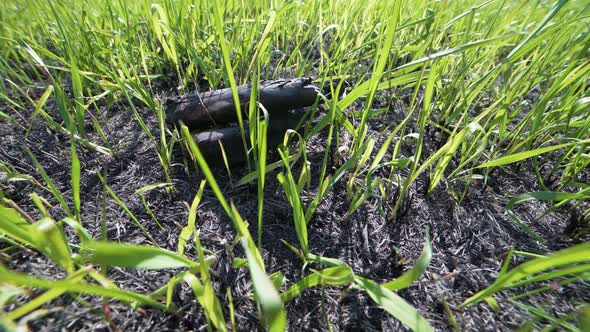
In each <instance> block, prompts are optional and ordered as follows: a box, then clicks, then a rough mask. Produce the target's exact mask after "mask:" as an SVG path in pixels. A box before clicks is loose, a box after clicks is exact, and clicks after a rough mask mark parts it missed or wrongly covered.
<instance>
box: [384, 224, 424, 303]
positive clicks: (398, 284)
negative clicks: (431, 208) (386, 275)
mask: <svg viewBox="0 0 590 332" xmlns="http://www.w3.org/2000/svg"><path fill="white" fill-rule="evenodd" d="M428 233H429V230H428V229H426V239H425V240H424V249H422V253H421V254H420V257H418V260H416V264H414V266H412V268H411V269H409V270H408V271H406V272H404V274H402V275H401V276H400V277H399V278H396V279H395V280H392V281H390V282H386V283H384V284H381V286H383V287H385V288H387V289H389V290H391V291H396V290H399V289H404V288H406V287H408V286H410V285H411V284H412V283H413V282H414V281H416V280H418V278H420V276H421V275H422V273H424V271H426V269H427V268H428V265H430V259H431V258H432V243H431V242H430V236H429V234H428Z"/></svg>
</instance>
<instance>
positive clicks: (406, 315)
mask: <svg viewBox="0 0 590 332" xmlns="http://www.w3.org/2000/svg"><path fill="white" fill-rule="evenodd" d="M354 281H355V283H356V284H357V285H358V286H359V287H360V288H362V289H363V290H364V291H365V292H367V294H368V295H369V297H371V299H373V301H375V302H376V303H377V304H379V305H380V306H381V307H383V309H384V310H385V311H387V312H388V313H389V314H391V315H392V316H393V317H395V318H396V319H398V320H399V321H400V322H402V323H404V324H405V325H406V326H408V327H409V328H410V329H412V330H414V331H421V332H428V331H434V329H433V328H432V326H431V325H430V323H428V321H427V320H426V319H425V318H424V317H423V316H422V315H420V313H418V311H417V310H416V308H414V307H412V306H411V305H410V304H409V303H408V302H406V300H404V299H402V298H401V297H400V296H399V295H397V294H395V293H394V292H392V291H390V290H389V289H387V288H385V287H383V286H381V285H379V284H378V283H376V282H374V281H373V280H370V279H366V278H362V277H359V276H355V277H354Z"/></svg>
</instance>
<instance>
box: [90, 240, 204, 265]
mask: <svg viewBox="0 0 590 332" xmlns="http://www.w3.org/2000/svg"><path fill="white" fill-rule="evenodd" d="M80 254H81V256H82V257H81V258H82V259H83V261H85V262H89V263H92V264H104V265H109V266H119V267H128V268H134V269H149V270H159V269H175V268H182V267H184V268H194V267H197V266H198V263H195V262H193V261H191V260H190V259H188V258H186V257H184V256H181V255H179V254H176V253H174V252H172V251H168V250H165V249H162V248H156V247H150V246H141V245H132V244H125V243H116V242H110V241H94V242H88V243H86V244H84V246H83V247H82V250H81V252H80ZM200 263H203V262H200Z"/></svg>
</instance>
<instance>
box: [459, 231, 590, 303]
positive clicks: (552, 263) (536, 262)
mask: <svg viewBox="0 0 590 332" xmlns="http://www.w3.org/2000/svg"><path fill="white" fill-rule="evenodd" d="M587 262H590V242H586V243H581V244H578V245H575V246H573V247H569V248H566V249H562V250H560V251H557V252H555V253H553V254H552V255H549V256H545V257H540V258H536V259H532V260H530V261H527V262H525V263H522V264H520V265H518V266H516V267H515V268H513V269H512V270H510V271H508V272H507V273H505V274H503V275H501V276H499V277H498V278H497V279H496V281H494V283H492V284H491V285H490V286H489V287H488V288H486V289H484V290H482V291H480V292H478V293H477V294H475V295H473V296H471V297H470V298H468V299H467V300H466V301H465V302H463V303H462V304H461V307H466V306H469V305H472V304H475V303H477V302H479V301H481V300H483V299H484V298H486V297H488V296H490V295H492V294H494V293H497V292H500V291H502V290H504V289H505V288H507V287H508V286H509V285H512V284H514V283H516V282H519V281H521V280H523V279H526V278H530V277H534V276H535V275H536V274H537V273H540V272H543V271H545V270H548V269H556V268H561V267H563V266H567V265H570V264H578V263H587Z"/></svg>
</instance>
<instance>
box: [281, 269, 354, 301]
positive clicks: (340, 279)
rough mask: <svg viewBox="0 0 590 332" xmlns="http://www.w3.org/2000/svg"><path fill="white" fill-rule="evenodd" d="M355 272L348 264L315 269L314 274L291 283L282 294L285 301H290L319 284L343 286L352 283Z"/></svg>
mask: <svg viewBox="0 0 590 332" xmlns="http://www.w3.org/2000/svg"><path fill="white" fill-rule="evenodd" d="M353 277H354V274H353V273H352V270H351V269H350V267H349V266H348V265H346V266H334V267H329V268H327V269H324V270H321V271H314V272H313V273H312V274H310V275H308V276H306V277H304V278H303V279H301V280H299V281H297V282H296V283H295V284H293V285H291V287H289V289H287V290H286V291H285V292H284V293H282V294H281V300H282V301H283V302H289V301H291V300H292V299H294V298H296V297H297V296H299V295H301V293H302V292H303V291H304V290H306V289H308V288H311V287H315V286H317V285H329V286H341V285H344V284H347V283H350V282H351V281H352V280H353Z"/></svg>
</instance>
